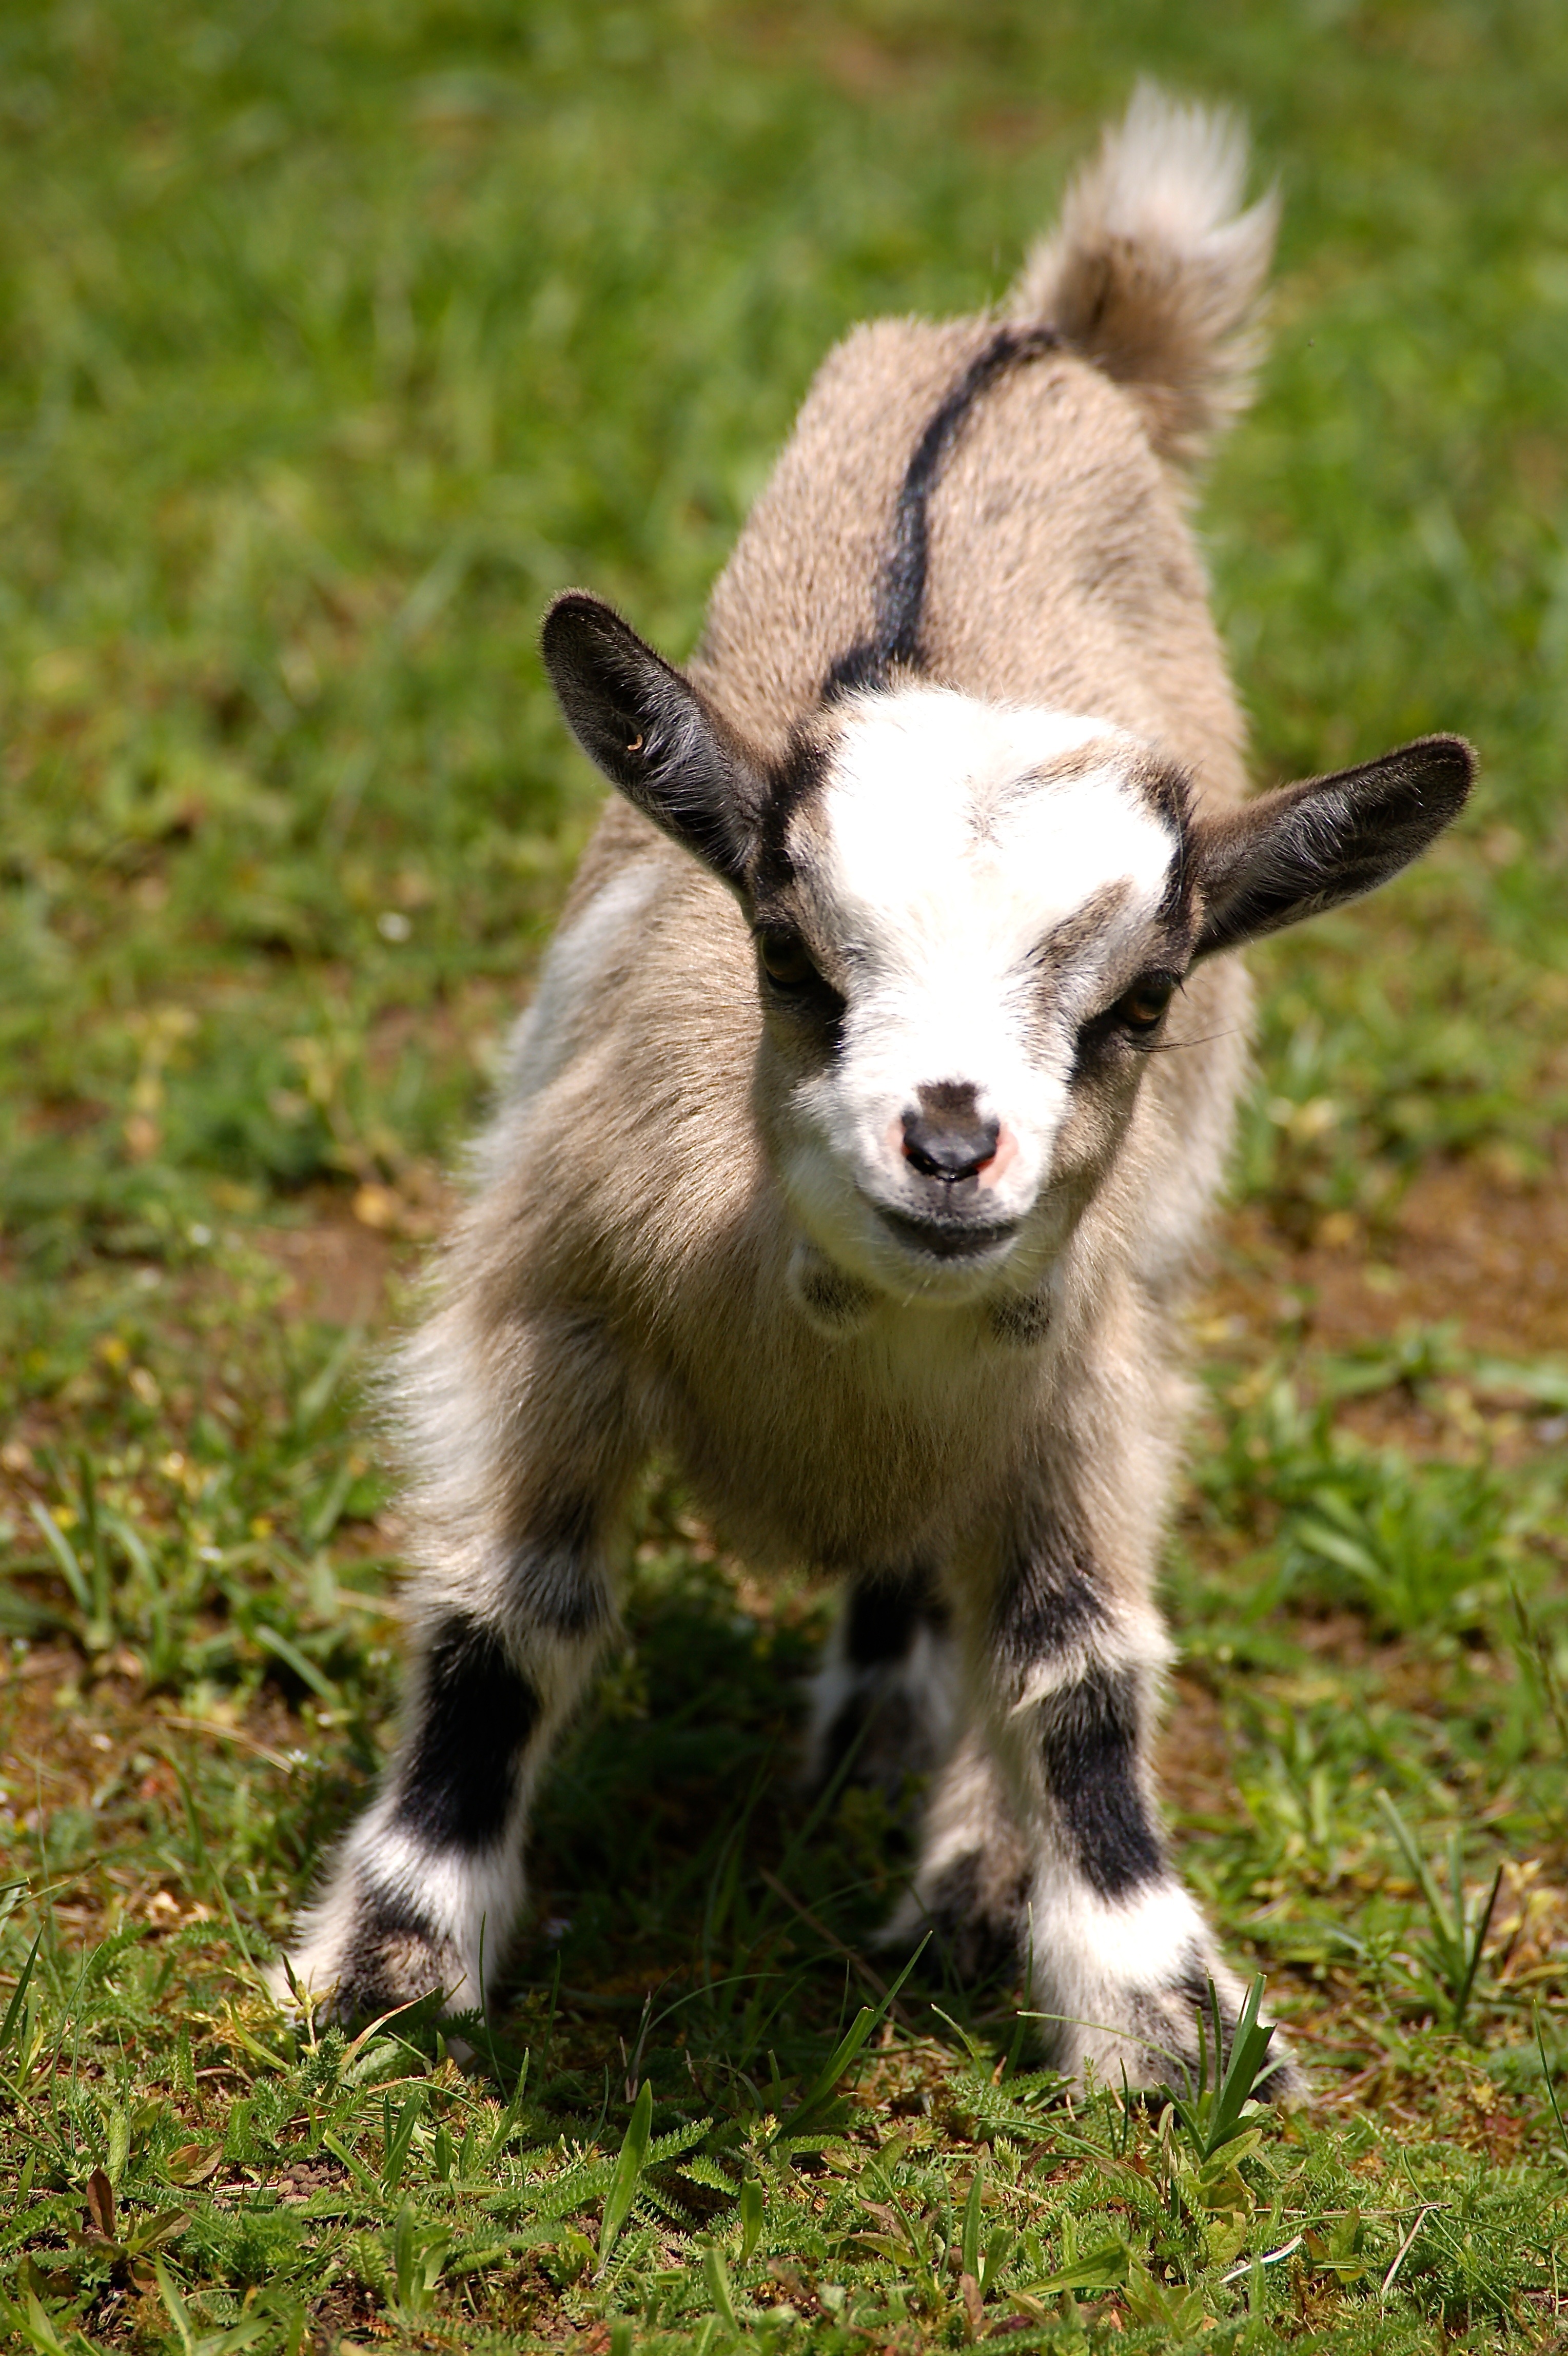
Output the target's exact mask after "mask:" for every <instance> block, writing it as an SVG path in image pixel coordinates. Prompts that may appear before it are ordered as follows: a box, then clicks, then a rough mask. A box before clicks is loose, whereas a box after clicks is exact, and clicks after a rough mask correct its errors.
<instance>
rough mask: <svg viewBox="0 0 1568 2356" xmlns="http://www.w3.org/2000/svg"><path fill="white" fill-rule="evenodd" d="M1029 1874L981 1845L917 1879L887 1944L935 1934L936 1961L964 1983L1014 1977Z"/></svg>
mask: <svg viewBox="0 0 1568 2356" xmlns="http://www.w3.org/2000/svg"><path fill="white" fill-rule="evenodd" d="M1028 1897H1029V1882H1028V1876H1027V1875H1026V1874H1025V1873H1023V1872H1021V1871H1020V1870H1018V1869H1017V1868H1016V1866H1015V1865H1014V1864H1013V1863H1012V1862H1011V1861H1010V1860H1009V1861H1008V1862H1006V1863H1001V1862H999V1861H998V1860H996V1859H993V1858H989V1857H987V1856H986V1854H985V1852H984V1851H983V1850H982V1849H974V1850H972V1851H971V1852H970V1853H969V1854H968V1855H967V1856H965V1857H961V1858H955V1859H954V1860H953V1862H952V1863H951V1864H950V1865H948V1866H944V1867H943V1869H942V1870H941V1872H940V1873H939V1874H936V1875H933V1876H932V1877H931V1878H930V1879H929V1881H927V1880H922V1881H919V1882H917V1884H916V1885H915V1887H914V1889H912V1890H910V1892H909V1894H908V1898H907V1899H906V1900H905V1901H904V1903H903V1904H902V1905H901V1906H900V1907H899V1909H898V1911H897V1913H896V1914H895V1915H894V1917H893V1919H892V1921H891V1922H889V1923H888V1925H887V1928H886V1931H885V1932H884V1933H883V1934H882V1939H881V1942H880V1944H882V1945H884V1946H900V1947H912V1946H915V1945H916V1944H918V1942H919V1941H920V1940H921V1939H923V1938H925V1937H927V1936H928V1935H929V1938H930V1942H931V1946H930V1951H929V1952H930V1954H931V1957H932V1960H933V1962H935V1963H937V1964H939V1965H945V1966H946V1967H947V1969H948V1970H949V1971H950V1973H951V1974H952V1976H953V1977H954V1979H956V1980H958V1981H959V1982H961V1985H962V1986H964V1987H983V1986H984V1985H986V1984H987V1983H988V1982H990V1981H993V1980H1000V1979H1009V1978H1011V1977H1012V1976H1014V1975H1015V1973H1016V1971H1017V1969H1018V1965H1019V1963H1020V1962H1021V1960H1022V1958H1023V1954H1024V1950H1025V1947H1026V1943H1027V1939H1028Z"/></svg>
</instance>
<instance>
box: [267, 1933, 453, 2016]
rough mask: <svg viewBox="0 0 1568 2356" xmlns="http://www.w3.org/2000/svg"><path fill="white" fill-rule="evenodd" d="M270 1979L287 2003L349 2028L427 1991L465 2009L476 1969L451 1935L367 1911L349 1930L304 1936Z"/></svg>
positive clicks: (287, 2007) (279, 1999)
mask: <svg viewBox="0 0 1568 2356" xmlns="http://www.w3.org/2000/svg"><path fill="white" fill-rule="evenodd" d="M266 1978H267V1983H268V1986H269V1987H270V1988H271V1990H272V1993H273V1995H274V1997H275V1998H276V1999H277V2002H278V2004H279V2005H280V2006H282V2007H283V2008H285V2010H292V2011H295V2012H297V2011H302V2010H304V2009H306V2008H308V2009H309V2010H310V2012H311V2013H312V2015H313V2016H314V2018H315V2019H317V2021H318V2022H320V2023H322V2024H324V2025H326V2024H331V2025H335V2026H337V2027H338V2028H342V2029H348V2028H350V2027H351V2026H352V2025H353V2024H354V2023H355V2022H356V2021H363V2020H372V2019H376V2018H377V2017H378V2016H379V2015H381V2014H382V2013H388V2012H396V2011H399V2010H400V2009H401V2008H403V2006H405V2005H410V2004H417V2003H419V2002H420V2000H421V1999H422V1998H423V1997H442V1998H444V1999H445V2001H446V2004H447V2005H450V2006H453V2007H455V2008H458V2009H460V2008H462V2007H463V2005H464V2002H465V1995H464V1993H463V1992H464V1991H466V1989H467V1987H468V1986H469V1985H470V1980H471V1975H470V1974H469V1973H468V1971H467V1966H466V1965H464V1963H463V1960H462V1957H461V1956H460V1955H459V1954H458V1953H457V1951H456V1948H455V1947H454V1946H453V1945H452V1944H451V1943H450V1942H449V1941H448V1940H446V1939H443V1938H441V1937H440V1936H439V1935H437V1934H436V1933H431V1932H427V1931H425V1930H424V1929H421V1928H418V1927H416V1926H414V1925H413V1924H411V1923H409V1922H407V1921H406V1920H398V1921H393V1922H378V1921H377V1919H376V1917H375V1915H374V1914H373V1913H371V1912H367V1914H366V1915H365V1917H364V1919H363V1920H362V1921H360V1922H358V1923H357V1924H355V1926H354V1927H353V1928H352V1930H351V1931H350V1932H349V1934H348V1935H347V1937H345V1938H342V1939H339V1940H336V1941H333V1942H331V1943H330V1944H328V1943H327V1942H309V1941H307V1942H306V1944H304V1945H303V1946H302V1947H301V1948H300V1949H299V1950H298V1952H297V1953H295V1954H290V1955H289V1956H288V1957H287V1959H286V1963H283V1962H280V1963H277V1964H274V1965H273V1966H272V1968H271V1969H270V1971H269V1972H268V1973H267V1975H266ZM477 2000H478V1999H477V1998H476V1999H475V2001H477Z"/></svg>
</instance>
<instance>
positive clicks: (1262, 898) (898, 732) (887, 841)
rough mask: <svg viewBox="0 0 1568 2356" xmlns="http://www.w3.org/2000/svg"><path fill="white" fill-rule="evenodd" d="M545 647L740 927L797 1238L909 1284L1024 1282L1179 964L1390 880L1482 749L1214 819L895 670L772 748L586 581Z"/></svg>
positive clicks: (872, 1278) (941, 1287)
mask: <svg viewBox="0 0 1568 2356" xmlns="http://www.w3.org/2000/svg"><path fill="white" fill-rule="evenodd" d="M543 652H544V659H545V662H546V664H547V666H548V667H549V670H550V675H551V678H552V680H553V682H554V685H555V690H556V692H557V694H558V695H559V696H560V698H561V703H562V708H563V710H564V712H565V714H566V717H567V719H568V720H569V722H570V723H571V725H572V727H573V729H574V731H575V734H576V736H577V739H578V741H579V743H580V744H582V745H583V747H584V749H585V752H587V753H588V754H589V755H590V756H591V757H592V758H593V759H594V760H595V761H596V762H597V763H598V765H599V766H600V767H601V768H602V769H603V771H604V773H605V775H606V776H607V777H610V778H612V779H613V780H614V782H615V783H616V784H617V785H618V787H620V789H621V791H622V792H623V793H625V794H626V795H627V796H628V798H629V799H630V800H631V801H632V802H633V803H635V804H636V806H637V808H638V809H640V810H642V811H644V812H645V813H646V815H647V816H648V817H649V818H650V819H652V820H653V822H654V823H655V825H657V826H660V827H662V828H663V829H664V830H665V831H666V832H667V833H669V834H671V835H672V836H673V837H674V839H675V840H676V841H678V842H680V843H682V844H683V845H684V846H685V848H686V849H687V850H688V851H691V852H692V853H693V856H694V857H695V858H697V859H700V860H701V861H702V862H703V864H704V865H705V866H706V867H707V868H708V870H709V871H710V873H713V874H714V875H715V876H716V877H718V878H719V879H720V881H722V882H723V883H725V885H727V887H728V888H729V890H730V891H732V892H733V893H734V894H735V895H736V899H737V900H738V901H739V903H740V905H741V906H742V908H743V909H744V910H745V912H746V917H747V920H748V921H749V923H750V924H751V926H752V929H753V931H754V933H755V935H756V937H757V987H758V990H759V991H760V992H761V996H762V1003H763V1006H764V1009H765V1012H766V1032H767V1045H766V1048H765V1051H764V1055H763V1058H762V1062H761V1064H760V1066H759V1068H758V1073H757V1092H756V1109H757V1116H758V1119H759V1120H760V1122H761V1126H762V1129H763V1131H764V1133H765V1136H766V1138H767V1140H768V1148H769V1151H770V1152H771V1154H772V1157H773V1161H774V1165H775V1167H776V1168H777V1169H778V1171H779V1175H780V1178H781V1180H782V1182H783V1184H784V1187H785V1190H786V1192H787V1194H788V1195H789V1199H790V1202H791V1203H792V1205H793V1207H794V1210H795V1213H796V1215H797V1217H798V1219H799V1220H800V1225H801V1226H802V1227H803V1229H804V1230H805V1232H806V1234H807V1236H808V1237H810V1238H811V1239H812V1240H813V1241H814V1242H815V1243H816V1244H817V1245H818V1246H820V1247H821V1248H822V1250H823V1251H825V1252H826V1254H827V1256H828V1258H829V1259H830V1260H831V1261H832V1262H834V1263H835V1264H836V1265H837V1266H838V1267H840V1268H842V1269H847V1270H849V1271H850V1272H852V1273H853V1274H854V1275H857V1276H859V1277H861V1278H863V1279H865V1280H868V1281H869V1282H870V1283H871V1284H872V1285H874V1286H875V1288H877V1289H878V1290H883V1291H886V1292H892V1293H896V1294H898V1295H901V1296H902V1297H905V1298H909V1297H912V1296H914V1295H917V1294H923V1295H925V1296H926V1297H928V1298H930V1299H934V1300H938V1301H941V1300H955V1299H956V1300H962V1299H966V1298H971V1297H973V1296H974V1295H976V1294H979V1293H982V1292H983V1291H985V1290H987V1289H988V1288H990V1287H992V1286H993V1285H997V1286H999V1287H1005V1288H1007V1289H1012V1290H1019V1289H1021V1287H1022V1286H1023V1285H1026V1284H1028V1283H1033V1282H1034V1281H1035V1280H1037V1279H1038V1278H1039V1277H1040V1276H1041V1275H1042V1274H1043V1273H1044V1271H1045V1270H1046V1269H1047V1268H1048V1266H1049V1264H1050V1261H1051V1259H1052V1258H1053V1257H1054V1255H1055V1253H1056V1252H1057V1251H1058V1249H1059V1248H1060V1246H1061V1244H1062V1243H1063V1242H1064V1241H1065V1240H1066V1238H1067V1237H1068V1235H1069V1233H1070V1231H1071V1227H1072V1226H1073V1224H1074V1222H1075V1220H1076V1218H1077V1216H1078V1215H1079V1212H1080V1211H1081V1210H1082V1208H1083V1205H1084V1204H1085V1203H1086V1202H1087V1201H1088V1200H1089V1198H1090V1195H1091V1194H1092V1193H1093V1191H1094V1188H1095V1186H1096V1185H1097V1184H1098V1183H1100V1182H1101V1179H1102V1178H1103V1177H1104V1175H1105V1173H1106V1171H1107V1168H1108V1167H1109V1165H1110V1163H1111V1162H1112V1160H1113V1158H1114V1156H1115V1152H1116V1149H1117V1145H1118V1142H1119V1141H1120V1140H1121V1139H1122V1137H1123V1136H1124V1134H1125V1131H1126V1129H1127V1125H1128V1123H1129V1121H1130V1120H1131V1119H1132V1117H1133V1108H1134V1106H1135V1103H1136V1100H1137V1093H1138V1083H1139V1080H1140V1078H1141V1076H1142V1074H1143V1071H1144V1069H1145V1068H1146V1066H1144V1064H1143V1061H1142V1055H1141V1054H1140V1050H1147V1049H1148V1048H1149V1047H1151V1046H1154V1045H1155V1044H1159V1033H1160V1029H1161V1024H1162V1022H1163V1020H1164V1016H1165V1007H1166V1004H1167V1002H1168V1001H1169V999H1170V997H1171V994H1172V992H1173V991H1174V990H1175V989H1176V986H1177V984H1178V983H1179V982H1180V980H1182V977H1183V976H1184V975H1185V974H1186V973H1187V969H1188V968H1189V967H1190V966H1191V965H1192V964H1193V963H1194V962H1195V961H1196V960H1197V959H1198V958H1205V957H1208V956H1210V955H1212V954H1213V953H1214V952H1215V951H1216V950H1219V949H1230V948H1236V947H1237V946H1238V945H1239V944H1240V943H1241V942H1243V941H1246V940H1250V939H1252V938H1253V937H1255V936H1257V935H1258V934H1260V933H1268V932H1273V931H1276V930H1277V929H1278V928H1279V927H1280V926H1282V925H1294V924H1295V923H1297V922H1299V921H1300V919H1301V918H1302V917H1304V916H1314V915H1316V913H1317V912H1318V911H1319V910H1320V909H1324V908H1331V907H1333V906H1335V905H1337V903H1338V902H1340V901H1342V900H1348V899H1353V898H1354V897H1355V896H1356V895H1357V894H1359V893H1362V892H1369V891H1371V890H1373V889H1374V888H1375V887H1376V886H1377V885H1378V884H1379V883H1384V882H1386V880H1387V879H1388V877H1389V876H1391V875H1392V874H1395V873H1397V872H1398V870H1399V869H1400V868H1402V866H1403V865H1404V864H1405V862H1407V861H1408V860H1411V859H1413V858H1414V857H1415V856H1416V855H1417V853H1418V852H1419V851H1423V850H1424V849H1425V848H1426V845H1427V844H1428V843H1429V842H1430V841H1432V840H1433V838H1434V835H1436V834H1437V833H1438V832H1439V831H1440V830H1441V829H1442V828H1444V826H1446V825H1447V823H1448V821H1449V819H1452V818H1453V817H1455V814H1456V813H1457V811H1458V810H1459V809H1461V808H1462V806H1463V804H1464V800H1465V797H1466V793H1467V792H1468V790H1469V783H1470V774H1471V769H1472V766H1473V756H1472V755H1471V753H1470V750H1469V747H1468V746H1467V745H1466V744H1463V743H1462V742H1461V741H1460V739H1458V738H1457V737H1454V736H1428V737H1423V738H1421V739H1419V740H1418V741H1417V742H1416V743H1415V744H1406V745H1402V746H1401V747H1399V748H1398V749H1397V750H1396V751H1394V752H1391V753H1386V754H1383V755H1380V757H1379V758H1378V759H1376V760H1372V761H1367V762H1364V763H1362V764H1361V765H1360V766H1358V767H1356V768H1353V769H1342V770H1340V771H1338V772H1337V774H1336V775H1335V776H1328V777H1314V778H1309V779H1307V780H1305V782H1304V783H1302V784H1299V785H1293V786H1283V787H1279V788H1278V789H1277V790H1276V791H1275V792H1273V793H1271V794H1263V795H1260V796H1259V797H1258V798H1257V799H1256V800H1255V801H1252V802H1249V803H1246V804H1244V805H1243V806H1242V807H1241V808H1240V809H1219V810H1212V811H1207V812H1205V811H1199V812H1197V813H1194V812H1192V811H1191V810H1189V809H1188V807H1187V794H1186V787H1185V782H1184V780H1183V778H1182V776H1181V775H1180V773H1179V772H1177V771H1175V770H1173V769H1171V768H1169V767H1168V766H1165V765H1164V764H1163V763H1162V762H1161V760H1160V759H1159V757H1158V755H1156V754H1155V751H1154V750H1153V749H1152V748H1151V747H1150V746H1149V745H1147V744H1143V743H1141V742H1140V741H1139V740H1138V739H1137V738H1135V737H1133V736H1129V735H1126V734H1122V732H1121V731H1119V730H1117V729H1115V728H1113V727H1112V726H1111V725H1110V724H1109V723H1107V722H1104V721H1101V720H1096V719H1092V718H1085V717H1082V716H1080V715H1078V714H1075V713H1070V712H1048V711H1036V710H1028V709H1016V708H1009V707H1006V706H1001V705H996V704H988V703H982V702H977V701H974V700H973V699H972V698H971V697H968V696H964V695H960V694H957V693H955V692H953V691H950V690H945V689H941V688H933V687H928V686H924V685H920V684H917V683H915V682H914V681H913V680H911V679H910V677H909V674H908V672H905V673H901V674H900V673H895V672H891V671H889V670H888V669H887V668H886V666H885V667H884V669H883V673H882V677H883V680H884V682H885V683H884V684H881V685H879V686H876V687H875V688H871V687H868V688H865V689H864V690H862V691H860V692H859V693H857V694H844V693H843V692H842V691H838V690H836V689H835V688H834V687H833V686H832V682H831V681H830V682H828V683H825V685H824V697H825V699H826V700H825V701H824V704H823V707H822V709H821V710H819V712H817V713H816V714H815V715H814V716H813V717H811V718H810V719H808V720H805V721H803V722H802V724H801V730H800V736H799V739H798V741H797V742H796V744H794V746H793V748H792V750H791V751H790V753H789V755H788V757H787V758H785V759H783V760H782V761H778V760H773V759H770V758H768V757H767V756H765V755H762V754H761V753H760V752H758V751H757V749H756V748H755V747H754V746H752V745H749V744H747V743H746V741H745V739H744V738H743V737H741V736H740V735H739V734H738V733H737V732H736V729H735V728H734V727H733V725H732V724H731V723H729V722H728V721H727V720H726V719H725V716H724V714H723V713H722V712H719V711H718V710H717V709H716V708H715V707H714V704H713V703H711V702H710V701H708V699H707V698H706V697H705V696H704V695H703V693H702V692H701V691H699V690H698V689H697V688H696V687H694V686H693V683H692V681H691V680H687V679H684V678H683V677H682V674H681V673H680V672H679V671H677V670H675V669H671V666H670V664H668V663H667V662H665V661H664V660H663V659H661V658H660V656H659V655H657V654H655V653H654V651H653V649H652V648H651V647H648V646H645V645H644V644H643V642H642V640H641V639H640V638H639V637H637V635H636V633H635V632H634V631H633V630H631V629H629V628H628V626H627V625H626V623H624V622H623V621H622V620H621V619H620V617H619V616H618V615H617V614H614V613H612V612H611V610H610V609H609V607H608V606H607V605H602V604H600V602H599V601H598V600H597V599H596V598H593V597H588V596H585V595H584V594H583V593H582V592H581V591H578V590H569V591H567V592H566V594H564V596H561V597H559V598H557V600H556V602H555V604H554V605H553V606H552V608H551V610H550V613H549V616H547V618H546V621H545V626H544V637H543ZM899 680H904V681H907V682H908V683H902V684H900V683H898V681H899Z"/></svg>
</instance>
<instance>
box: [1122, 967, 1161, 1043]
mask: <svg viewBox="0 0 1568 2356" xmlns="http://www.w3.org/2000/svg"><path fill="white" fill-rule="evenodd" d="M1175 995H1176V976H1175V974H1173V973H1145V974H1144V975H1142V976H1141V977H1140V979H1139V980H1136V981H1135V982H1134V983H1133V987H1132V989H1131V990H1129V991H1123V993H1122V996H1121V997H1120V998H1119V999H1118V1000H1117V1001H1116V1004H1115V1006H1114V1007H1113V1008H1112V1013H1113V1014H1114V1016H1115V1018H1116V1021H1117V1022H1118V1023H1121V1024H1122V1026H1123V1027H1124V1029H1126V1030H1128V1031H1132V1032H1134V1033H1137V1032H1147V1031H1157V1030H1158V1029H1159V1026H1160V1024H1161V1023H1162V1022H1163V1021H1164V1019H1165V1009H1166V1007H1167V1006H1168V1005H1169V1004H1170V1002H1171V1000H1172V999H1173V997H1174V996H1175Z"/></svg>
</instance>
